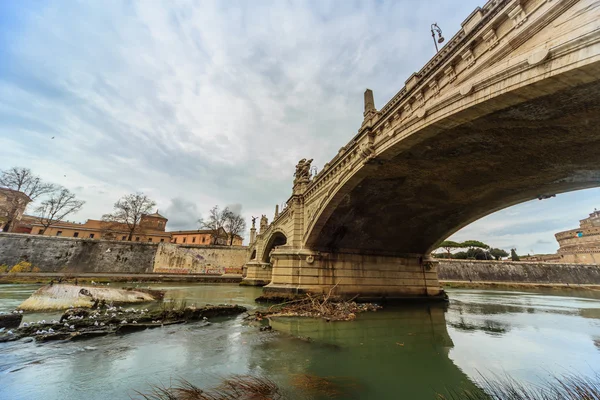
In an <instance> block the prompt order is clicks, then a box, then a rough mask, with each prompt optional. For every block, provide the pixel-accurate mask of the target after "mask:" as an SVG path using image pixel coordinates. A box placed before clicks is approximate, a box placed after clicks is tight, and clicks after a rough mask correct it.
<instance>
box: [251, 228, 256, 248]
mask: <svg viewBox="0 0 600 400" xmlns="http://www.w3.org/2000/svg"><path fill="white" fill-rule="evenodd" d="M255 240H256V228H255V227H252V228H250V244H252V243H254V241H255Z"/></svg>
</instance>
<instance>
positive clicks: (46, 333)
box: [0, 303, 246, 342]
mask: <svg viewBox="0 0 600 400" xmlns="http://www.w3.org/2000/svg"><path fill="white" fill-rule="evenodd" d="M168 304H169V303H168ZM176 306H177V305H173V304H172V303H170V305H166V306H164V307H162V308H161V309H158V310H152V311H149V310H148V309H142V308H139V309H138V308H123V307H121V306H113V305H105V306H99V307H96V308H93V309H86V308H71V309H68V310H67V311H65V312H64V314H63V315H62V316H61V318H60V320H56V319H54V320H51V321H46V320H42V321H38V322H32V323H23V324H22V325H21V326H20V327H18V328H15V329H8V330H7V329H6V328H4V329H2V330H1V331H0V342H9V341H14V340H19V339H22V338H26V337H32V338H34V339H35V340H36V341H38V342H46V341H51V340H76V339H84V338H90V337H95V336H103V335H108V334H119V333H129V332H135V331H141V330H144V329H151V328H158V327H161V326H164V325H172V324H183V323H186V322H192V321H199V320H207V319H209V318H213V317H218V316H229V315H237V314H241V313H243V312H245V311H246V308H245V307H242V306H238V305H219V306H212V305H207V306H205V307H198V308H197V307H186V306H185V305H183V306H181V305H180V307H179V308H175V307H176Z"/></svg>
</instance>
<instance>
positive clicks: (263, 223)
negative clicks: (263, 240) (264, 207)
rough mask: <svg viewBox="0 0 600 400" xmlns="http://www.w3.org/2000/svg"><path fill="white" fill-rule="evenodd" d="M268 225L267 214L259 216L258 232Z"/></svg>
mask: <svg viewBox="0 0 600 400" xmlns="http://www.w3.org/2000/svg"><path fill="white" fill-rule="evenodd" d="M268 226H269V220H268V219H267V216H266V215H265V214H263V215H262V217H260V232H261V233H262V232H264V231H265V230H266V229H267V227H268Z"/></svg>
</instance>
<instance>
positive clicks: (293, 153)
mask: <svg viewBox="0 0 600 400" xmlns="http://www.w3.org/2000/svg"><path fill="white" fill-rule="evenodd" d="M481 3H483V0H463V1H460V2H458V1H456V0H430V1H416V0H404V1H400V0H389V1H387V0H377V1H368V0H364V1H363V0H361V1H351V0H338V1H325V0H316V1H286V0H277V1H263V0H253V1H249V0H246V1H235V0H228V1H200V0H193V1H185V0H175V1H172V0H165V1H160V0H148V1H142V0H140V1H136V0H123V1H117V0H106V1H94V0H86V1H76V0H62V1H61V0H58V1H38V0H24V1H0V169H5V168H9V167H12V166H26V167H29V168H31V169H32V170H33V171H34V172H35V173H37V174H39V175H41V176H42V177H43V178H44V179H46V180H49V181H53V182H55V183H58V184H61V185H64V186H66V187H67V188H69V189H71V190H73V191H74V192H76V193H77V194H78V196H79V197H81V198H82V199H84V200H85V201H86V202H87V203H86V205H85V207H84V209H83V210H82V211H81V212H79V213H78V214H77V215H74V216H71V217H70V219H75V220H78V221H84V220H85V219H87V218H99V217H100V216H101V215H102V214H103V213H107V212H109V211H110V210H111V209H112V204H113V203H114V202H115V201H116V200H117V199H118V198H119V197H121V196H123V195H125V194H127V193H131V192H135V191H143V192H144V193H146V194H148V195H149V196H150V197H151V198H153V199H155V200H156V201H157V203H158V208H159V210H160V212H161V213H162V214H164V215H165V216H167V217H168V218H169V224H168V228H169V229H173V230H174V229H193V228H196V227H197V224H196V222H195V221H196V220H197V219H198V217H199V216H200V215H206V213H207V211H208V210H209V209H210V208H211V207H212V206H213V205H215V204H219V205H234V206H235V207H236V208H237V209H240V208H241V212H242V214H243V215H244V216H245V217H247V218H248V219H249V217H250V216H251V215H260V214H267V215H268V216H269V217H272V214H273V209H274V206H275V204H277V203H282V202H283V201H285V200H286V199H287V198H288V197H289V195H290V193H291V184H292V174H293V172H294V165H295V164H296V162H297V161H298V160H299V159H301V158H304V157H307V158H314V160H315V161H314V164H315V165H317V167H319V168H320V167H322V165H323V164H325V163H326V162H327V161H328V160H329V159H330V158H331V157H332V156H333V155H334V154H336V152H337V150H338V149H339V148H340V147H341V146H342V145H344V144H345V143H346V142H347V141H348V140H349V139H350V138H352V136H353V135H354V134H355V133H356V131H357V129H358V127H359V126H360V123H361V121H362V107H363V104H362V101H363V97H362V96H363V91H364V89H365V88H367V87H369V88H371V89H373V91H374V93H375V102H376V105H377V106H379V107H381V106H382V105H383V104H385V102H387V101H388V100H389V99H390V98H391V97H392V96H393V95H394V94H395V93H396V92H397V91H398V90H400V88H401V87H402V86H403V84H404V81H405V80H406V79H407V78H408V76H409V75H410V74H411V73H412V72H414V71H417V70H418V69H420V68H421V67H422V65H423V64H424V63H425V62H427V61H428V60H429V58H430V57H431V56H432V55H433V54H434V51H435V50H434V48H433V43H432V41H431V36H430V32H429V26H430V24H431V23H432V22H438V24H439V25H440V26H441V27H442V29H443V30H444V35H445V36H446V37H447V38H450V37H451V36H452V35H454V33H455V32H456V31H457V30H458V29H459V28H460V23H461V21H462V20H463V19H464V17H466V16H467V15H468V14H469V13H470V12H471V11H472V10H473V9H474V8H475V7H476V6H478V5H481ZM53 138H54V139H53ZM598 193H599V192H598V191H597V190H588V191H583V192H577V193H570V194H565V195H560V196H558V197H557V198H555V199H550V200H545V201H534V202H529V203H525V204H522V205H519V206H515V207H512V208H510V209H507V210H504V211H501V212H498V213H496V214H494V215H491V216H489V217H487V218H484V219H483V220H480V221H478V222H476V223H474V224H472V225H471V226H469V227H467V228H465V229H463V230H462V231H460V232H459V233H457V234H456V235H455V237H454V238H456V239H460V240H463V239H479V240H484V241H487V242H489V243H490V244H492V245H494V246H498V247H503V248H510V247H515V246H516V247H517V249H519V252H521V253H527V252H553V251H554V250H555V249H556V248H557V244H556V241H555V240H554V236H553V234H554V233H555V232H556V231H558V230H561V229H567V228H572V227H575V226H576V225H577V223H578V220H579V219H581V218H583V217H585V216H587V213H588V212H591V211H592V210H593V208H594V206H597V204H596V198H597V196H598Z"/></svg>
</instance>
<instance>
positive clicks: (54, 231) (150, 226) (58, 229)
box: [31, 210, 171, 243]
mask: <svg viewBox="0 0 600 400" xmlns="http://www.w3.org/2000/svg"><path fill="white" fill-rule="evenodd" d="M167 221H168V220H167V218H165V217H163V216H162V215H160V214H159V213H158V210H157V211H156V212H155V213H154V214H144V215H142V217H141V219H140V223H139V225H138V227H137V228H136V229H135V231H134V232H133V235H132V237H131V241H134V242H155V243H161V242H167V243H168V242H170V241H171V234H170V233H168V232H165V229H166V227H167ZM129 233H130V232H129V228H128V227H127V224H122V223H116V222H108V221H101V220H96V219H88V220H87V221H86V222H85V223H82V224H79V223H75V222H66V221H60V222H57V223H55V224H53V225H52V226H50V227H49V228H48V229H46V230H44V226H43V225H42V224H40V223H39V222H33V223H31V234H33V235H46V236H64V237H75V238H85V239H103V240H123V241H126V240H128V239H129Z"/></svg>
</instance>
